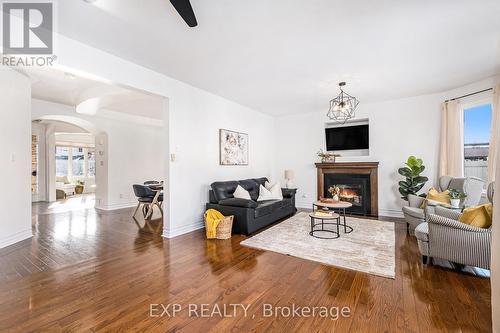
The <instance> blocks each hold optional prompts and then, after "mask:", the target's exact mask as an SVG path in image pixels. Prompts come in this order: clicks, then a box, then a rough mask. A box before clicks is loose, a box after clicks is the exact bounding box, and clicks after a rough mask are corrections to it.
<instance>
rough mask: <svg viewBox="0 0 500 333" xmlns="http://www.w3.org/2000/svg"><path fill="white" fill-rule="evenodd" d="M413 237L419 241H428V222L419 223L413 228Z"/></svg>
mask: <svg viewBox="0 0 500 333" xmlns="http://www.w3.org/2000/svg"><path fill="white" fill-rule="evenodd" d="M415 237H417V239H418V240H420V241H423V242H428V241H429V224H428V223H420V224H419V225H418V226H417V227H416V228H415Z"/></svg>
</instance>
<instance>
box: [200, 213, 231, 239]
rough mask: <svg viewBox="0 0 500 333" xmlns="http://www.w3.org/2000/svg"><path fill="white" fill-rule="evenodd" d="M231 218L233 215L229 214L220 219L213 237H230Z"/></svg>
mask: <svg viewBox="0 0 500 333" xmlns="http://www.w3.org/2000/svg"><path fill="white" fill-rule="evenodd" d="M233 219H234V216H233V215H231V216H226V217H224V218H223V219H222V220H220V222H219V224H218V225H217V229H216V235H215V239H229V238H231V231H232V230H233ZM205 220H206V217H205ZM207 238H208V237H207Z"/></svg>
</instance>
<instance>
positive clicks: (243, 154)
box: [219, 129, 248, 165]
mask: <svg viewBox="0 0 500 333" xmlns="http://www.w3.org/2000/svg"><path fill="white" fill-rule="evenodd" d="M219 145H220V147H219V159H220V165H248V134H245V133H239V132H234V131H229V130H225V129H220V130H219Z"/></svg>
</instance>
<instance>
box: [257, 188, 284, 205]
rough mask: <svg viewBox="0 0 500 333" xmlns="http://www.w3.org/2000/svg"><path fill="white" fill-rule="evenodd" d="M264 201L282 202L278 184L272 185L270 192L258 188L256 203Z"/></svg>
mask: <svg viewBox="0 0 500 333" xmlns="http://www.w3.org/2000/svg"><path fill="white" fill-rule="evenodd" d="M265 200H283V194H282V193H281V187H280V184H274V185H273V186H272V187H271V190H268V189H266V188H265V187H264V186H262V185H260V187H259V198H258V199H257V201H265Z"/></svg>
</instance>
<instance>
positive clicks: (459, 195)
mask: <svg viewBox="0 0 500 333" xmlns="http://www.w3.org/2000/svg"><path fill="white" fill-rule="evenodd" d="M466 197H467V194H465V193H464V192H462V191H459V190H455V189H451V190H450V204H451V207H453V208H459V207H460V200H462V199H465V198H466Z"/></svg>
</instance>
